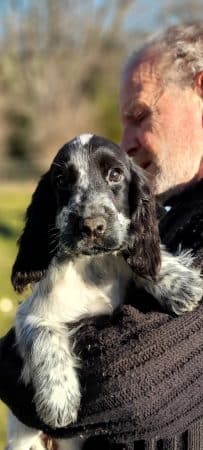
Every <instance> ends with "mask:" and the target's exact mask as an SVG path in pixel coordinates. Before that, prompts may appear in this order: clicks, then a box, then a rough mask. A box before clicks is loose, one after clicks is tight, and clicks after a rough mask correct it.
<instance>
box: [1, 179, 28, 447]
mask: <svg viewBox="0 0 203 450" xmlns="http://www.w3.org/2000/svg"><path fill="white" fill-rule="evenodd" d="M32 190H33V186H30V185H29V186H28V185H21V186H19V185H3V186H0V336H2V335H4V334H5V333H6V331H7V330H8V329H9V327H10V325H11V324H12V321H13V318H14V314H15V311H16V307H17V305H18V301H19V300H20V298H19V296H18V295H16V294H15V293H14V291H13V288H12V286H11V283H10V272H11V267H12V264H13V261H14V258H15V255H16V240H17V238H18V236H19V233H20V230H21V229H22V225H23V217H24V212H25V209H26V207H27V204H28V202H29V199H30V196H31V192H32ZM6 414H7V411H6V408H5V406H4V405H3V404H2V402H1V401H0V450H3V449H4V447H5V430H6V427H5V426H6Z"/></svg>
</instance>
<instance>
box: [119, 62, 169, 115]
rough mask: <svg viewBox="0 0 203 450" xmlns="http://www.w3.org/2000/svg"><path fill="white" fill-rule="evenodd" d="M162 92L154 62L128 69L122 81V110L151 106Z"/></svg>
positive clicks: (143, 63) (142, 63)
mask: <svg viewBox="0 0 203 450" xmlns="http://www.w3.org/2000/svg"><path fill="white" fill-rule="evenodd" d="M161 92H162V83H161V79H160V73H159V71H158V67H157V65H156V64H154V63H153V61H150V60H149V61H148V60H144V61H141V62H140V63H139V64H135V65H132V66H131V67H128V68H127V69H126V71H125V72H124V76H123V78H122V81H121V109H122V110H127V111H128V110H131V109H132V108H133V109H134V107H135V106H138V107H142V106H143V105H144V106H151V105H152V104H153V103H155V102H156V100H157V98H158V97H159V96H160V94H161Z"/></svg>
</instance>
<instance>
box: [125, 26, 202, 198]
mask: <svg viewBox="0 0 203 450" xmlns="http://www.w3.org/2000/svg"><path fill="white" fill-rule="evenodd" d="M202 99H203V26H202V25H198V24H194V25H189V26H179V27H171V28H169V29H168V30H167V31H166V32H165V33H164V34H161V35H160V36H158V37H157V38H155V39H154V40H152V41H151V42H149V43H148V45H146V46H145V47H144V48H143V49H141V50H140V51H139V53H135V54H133V55H132V57H131V58H130V60H129V61H128V63H127V65H126V67H125V69H124V72H123V77H122V84H121V122H122V125H123V137H122V147H123V149H124V150H125V151H126V152H127V153H128V154H129V156H132V157H133V158H134V159H135V161H136V162H137V163H138V164H139V165H140V166H142V167H143V168H144V169H146V170H147V171H148V172H149V173H150V174H152V175H153V176H154V175H156V192H157V194H162V193H165V194H164V196H165V197H166V196H169V194H170V192H171V190H172V191H174V189H175V191H176V192H177V189H178V190H179V189H180V188H181V189H182V188H183V187H184V186H185V184H186V183H189V182H191V181H192V180H194V179H200V178H202V177H203V125H202V123H203V119H202V118H203V102H202Z"/></svg>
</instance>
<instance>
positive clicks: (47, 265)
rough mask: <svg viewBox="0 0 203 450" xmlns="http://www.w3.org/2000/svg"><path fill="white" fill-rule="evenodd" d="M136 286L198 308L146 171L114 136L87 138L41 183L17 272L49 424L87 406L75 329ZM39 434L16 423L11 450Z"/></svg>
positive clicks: (24, 328)
mask: <svg viewBox="0 0 203 450" xmlns="http://www.w3.org/2000/svg"><path fill="white" fill-rule="evenodd" d="M132 280H133V282H134V283H135V285H138V286H139V287H140V286H141V287H143V288H144V289H146V290H147V291H148V292H150V293H151V294H152V295H153V296H154V297H155V298H156V299H157V301H158V302H159V303H160V304H161V305H162V307H163V308H165V309H166V310H168V311H171V312H173V313H175V314H182V313H183V312H185V311H191V310H192V309H193V308H194V307H195V306H196V305H197V304H198V302H199V301H200V299H201V297H202V287H203V285H202V280H201V278H200V274H199V271H197V270H196V269H194V268H192V257H191V255H190V253H184V254H180V255H179V256H176V257H174V256H172V255H171V254H169V253H167V251H166V250H164V248H162V247H161V246H160V243H159V233H158V225H157V220H156V214H155V200H154V197H153V195H152V193H151V191H150V188H149V185H148V183H147V181H146V178H145V175H144V172H143V171H142V170H141V169H140V168H139V167H137V166H135V165H133V163H132V161H131V160H130V159H129V158H128V156H127V155H126V154H125V153H124V152H122V151H121V150H120V148H119V147H118V146H117V145H115V144H113V143H112V142H110V141H109V140H107V139H104V138H101V137H98V136H96V135H81V136H79V137H76V138H75V139H73V140H72V141H71V142H68V143H67V144H65V145H64V147H63V148H62V149H61V150H60V151H59V152H58V154H57V155H56V157H55V159H54V161H53V163H52V165H51V167H50V169H49V171H48V172H47V173H46V174H45V175H44V176H43V177H42V179H41V181H40V182H39V184H38V186H37V189H36V191H35V192H34V194H33V197H32V201H31V204H30V206H29V208H28V210H27V215H26V225H25V228H24V231H23V233H22V236H21V238H20V241H19V253H18V255H17V259H16V262H15V264H14V267H13V272H12V283H13V286H14V288H15V289H16V290H17V291H18V292H22V291H23V289H24V288H25V287H26V285H28V284H31V285H32V294H31V296H30V297H29V298H28V299H27V300H26V301H25V302H23V303H22V304H21V306H20V308H19V310H18V313H17V317H16V324H15V330H16V341H17V345H18V348H19V352H20V354H21V356H22V358H23V361H24V369H23V373H22V379H23V380H24V382H25V383H28V382H30V381H31V382H32V384H33V386H34V389H35V397H34V401H35V405H36V409H37V412H38V414H39V416H40V418H41V419H42V420H43V421H44V422H45V423H46V424H48V425H49V426H50V427H53V428H57V427H65V426H67V425H68V424H70V423H71V422H74V421H75V420H76V419H77V412H78V409H79V406H80V397H81V394H80V385H79V379H78V375H77V365H78V361H77V359H76V357H75V356H74V351H73V346H72V341H73V335H74V329H73V327H68V324H70V323H71V324H73V323H77V321H79V320H81V319H83V318H85V317H88V316H94V315H98V314H111V313H112V312H113V311H114V310H115V308H117V307H118V306H119V305H121V304H122V303H124V302H125V292H126V289H127V285H128V283H129V282H132ZM76 329H77V328H76ZM37 435H38V431H36V430H31V429H28V428H27V427H25V426H24V425H22V424H21V423H20V422H18V421H17V419H16V418H14V417H12V418H11V420H10V428H9V449H10V450H11V449H12V450H22V449H23V450H28V449H29V448H30V447H31V446H32V445H35V444H36V442H37V441H36V438H37ZM38 448H39V447H38ZM67 448H69V447H68V441H67Z"/></svg>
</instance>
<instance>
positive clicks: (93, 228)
mask: <svg viewBox="0 0 203 450" xmlns="http://www.w3.org/2000/svg"><path fill="white" fill-rule="evenodd" d="M106 227H107V223H106V220H105V218H104V217H103V216H98V217H87V218H85V219H82V218H81V219H80V225H79V228H80V232H81V234H82V236H84V237H86V238H89V239H91V240H96V239H98V238H101V237H102V236H103V235H104V233H105V230H106Z"/></svg>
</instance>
